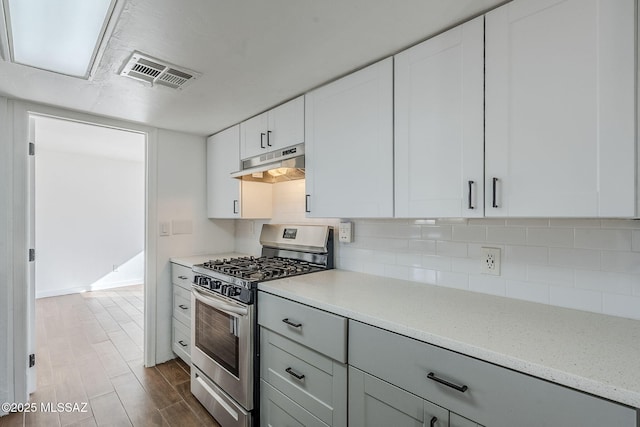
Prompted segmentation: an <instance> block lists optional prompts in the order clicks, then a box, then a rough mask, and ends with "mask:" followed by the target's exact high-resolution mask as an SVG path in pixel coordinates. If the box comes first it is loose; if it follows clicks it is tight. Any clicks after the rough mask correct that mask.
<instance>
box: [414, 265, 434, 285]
mask: <svg viewBox="0 0 640 427" xmlns="http://www.w3.org/2000/svg"><path fill="white" fill-rule="evenodd" d="M436 275H437V272H436V270H429V269H427V268H409V280H413V281H415V282H422V283H428V284H432V285H435V284H436V281H437V278H436Z"/></svg>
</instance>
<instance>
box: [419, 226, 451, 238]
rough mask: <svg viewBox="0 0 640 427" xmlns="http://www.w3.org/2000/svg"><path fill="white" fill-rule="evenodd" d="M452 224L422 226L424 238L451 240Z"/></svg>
mask: <svg viewBox="0 0 640 427" xmlns="http://www.w3.org/2000/svg"><path fill="white" fill-rule="evenodd" d="M451 230H452V226H451V225H429V226H422V238H423V239H429V240H451V234H452V231H451Z"/></svg>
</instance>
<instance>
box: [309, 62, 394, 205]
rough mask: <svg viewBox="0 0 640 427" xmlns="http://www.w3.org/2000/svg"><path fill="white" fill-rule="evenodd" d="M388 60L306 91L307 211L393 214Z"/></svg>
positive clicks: (390, 64)
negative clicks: (308, 91)
mask: <svg viewBox="0 0 640 427" xmlns="http://www.w3.org/2000/svg"><path fill="white" fill-rule="evenodd" d="M392 61H393V60H392V59H391V58H388V59H385V60H383V61H380V62H378V63H376V64H374V65H371V66H369V67H367V68H364V69H362V70H360V71H357V72H355V73H353V74H350V75H348V76H347V77H344V78H342V79H340V80H337V81H335V82H333V83H330V84H328V85H326V86H323V87H321V88H319V89H316V90H314V91H312V92H310V93H308V94H307V95H306V96H305V155H306V158H305V163H306V164H305V166H306V188H307V193H308V197H307V211H309V216H314V217H351V218H367V217H391V216H393V77H392V74H393V65H392Z"/></svg>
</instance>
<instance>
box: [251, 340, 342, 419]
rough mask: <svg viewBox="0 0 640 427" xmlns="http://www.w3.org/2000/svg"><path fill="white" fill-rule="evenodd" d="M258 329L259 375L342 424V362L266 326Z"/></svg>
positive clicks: (315, 412)
mask: <svg viewBox="0 0 640 427" xmlns="http://www.w3.org/2000/svg"><path fill="white" fill-rule="evenodd" d="M260 333H261V336H260V343H261V344H260V346H261V354H260V361H261V367H260V368H261V369H260V375H261V377H262V378H263V379H264V380H265V381H267V382H268V383H269V384H271V385H272V386H273V387H275V388H276V389H278V391H280V392H282V393H283V394H284V395H286V396H287V397H288V398H289V399H291V400H293V401H294V402H295V403H297V404H299V405H300V406H302V407H303V408H305V409H306V410H308V411H309V412H311V413H312V414H313V415H315V416H316V417H318V418H319V419H320V420H321V421H323V422H324V423H326V424H328V425H330V426H344V427H346V425H347V405H346V402H347V367H346V365H344V364H342V363H338V362H336V361H334V360H332V359H330V358H328V357H326V356H323V355H322V354H320V353H317V352H315V351H313V350H310V349H309V348H307V347H305V346H303V345H300V344H298V343H296V342H295V341H291V340H290V339H288V338H285V337H283V336H282V335H279V334H276V333H275V332H272V331H269V330H268V329H265V328H260ZM301 376H303V378H298V377H301Z"/></svg>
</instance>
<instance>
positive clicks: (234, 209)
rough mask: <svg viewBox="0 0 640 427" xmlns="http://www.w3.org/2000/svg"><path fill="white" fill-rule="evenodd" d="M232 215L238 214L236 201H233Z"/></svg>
mask: <svg viewBox="0 0 640 427" xmlns="http://www.w3.org/2000/svg"><path fill="white" fill-rule="evenodd" d="M233 213H234V214H237V213H238V201H237V200H234V201H233Z"/></svg>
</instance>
